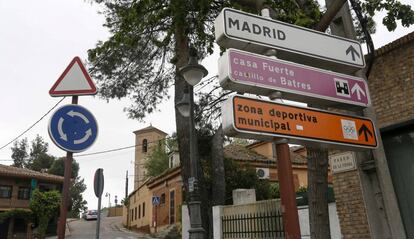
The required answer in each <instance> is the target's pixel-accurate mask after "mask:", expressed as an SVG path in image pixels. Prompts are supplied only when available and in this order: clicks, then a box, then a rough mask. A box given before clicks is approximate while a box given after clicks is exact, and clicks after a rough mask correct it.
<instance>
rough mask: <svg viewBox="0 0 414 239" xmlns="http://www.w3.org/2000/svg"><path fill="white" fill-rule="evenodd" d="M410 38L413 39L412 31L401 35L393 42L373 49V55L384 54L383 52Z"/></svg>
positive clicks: (406, 41) (400, 44)
mask: <svg viewBox="0 0 414 239" xmlns="http://www.w3.org/2000/svg"><path fill="white" fill-rule="evenodd" d="M412 40H414V32H411V33H409V34H407V35H405V36H403V37H400V38H398V39H397V40H395V41H393V42H390V43H388V44H387V45H385V46H383V47H381V48H378V49H377V50H375V56H381V55H384V54H385V53H387V52H390V51H392V50H394V49H396V48H398V47H400V46H402V45H404V44H406V43H408V42H410V41H412Z"/></svg>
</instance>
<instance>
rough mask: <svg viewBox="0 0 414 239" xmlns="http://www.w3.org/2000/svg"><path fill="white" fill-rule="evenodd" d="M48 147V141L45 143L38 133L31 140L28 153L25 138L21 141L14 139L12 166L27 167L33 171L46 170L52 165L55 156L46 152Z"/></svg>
mask: <svg viewBox="0 0 414 239" xmlns="http://www.w3.org/2000/svg"><path fill="white" fill-rule="evenodd" d="M48 149H49V145H48V143H46V142H45V141H44V140H43V138H42V137H41V136H40V135H37V136H36V138H35V139H34V140H32V141H31V147H30V153H27V151H28V150H29V145H28V142H27V139H26V138H24V139H22V140H21V141H18V140H17V141H15V142H14V144H13V147H12V148H11V150H12V156H11V157H12V159H13V160H14V163H13V166H15V167H18V168H28V169H31V170H35V171H42V170H47V169H49V168H50V166H51V165H52V163H53V161H54V160H55V157H54V156H52V155H49V154H48V153H47V151H48Z"/></svg>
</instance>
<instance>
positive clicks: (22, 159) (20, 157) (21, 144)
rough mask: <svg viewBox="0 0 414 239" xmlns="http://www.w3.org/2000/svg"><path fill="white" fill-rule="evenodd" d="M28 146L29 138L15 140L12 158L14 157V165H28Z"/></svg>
mask: <svg viewBox="0 0 414 239" xmlns="http://www.w3.org/2000/svg"><path fill="white" fill-rule="evenodd" d="M28 148H29V145H28V143H27V138H24V139H22V140H21V141H19V140H16V141H14V143H13V146H12V147H11V151H12V155H11V158H12V159H13V166H14V167H18V168H23V167H24V166H25V165H26V161H27V157H28V156H29V155H28V154H27V149H28Z"/></svg>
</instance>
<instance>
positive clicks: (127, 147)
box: [74, 137, 171, 157]
mask: <svg viewBox="0 0 414 239" xmlns="http://www.w3.org/2000/svg"><path fill="white" fill-rule="evenodd" d="M168 138H171V137H166V138H164V139H159V140H154V141H148V142H147V145H148V146H149V144H151V143H157V142H160V141H162V140H166V139H168ZM138 146H142V144H141V143H140V144H135V145H131V146H126V147H120V148H114V149H108V150H103V151H98V152H93V153H87V154H76V155H74V157H84V156H91V155H97V154H106V153H112V152H116V151H121V150H125V149H130V148H136V147H138Z"/></svg>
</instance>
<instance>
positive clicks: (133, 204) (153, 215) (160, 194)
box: [123, 126, 331, 233]
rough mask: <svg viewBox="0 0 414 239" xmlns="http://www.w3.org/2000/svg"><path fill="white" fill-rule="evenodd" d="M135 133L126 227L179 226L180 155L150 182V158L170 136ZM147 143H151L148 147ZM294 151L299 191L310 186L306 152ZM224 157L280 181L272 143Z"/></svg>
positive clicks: (229, 151) (230, 148) (234, 148)
mask: <svg viewBox="0 0 414 239" xmlns="http://www.w3.org/2000/svg"><path fill="white" fill-rule="evenodd" d="M134 133H135V140H136V142H135V143H136V145H137V147H136V150H135V165H136V171H135V172H136V175H135V179H136V180H135V187H134V188H135V189H134V191H133V192H131V193H130V194H129V196H128V199H129V205H128V206H127V207H125V208H124V219H123V222H124V225H125V226H127V227H128V228H130V229H132V230H136V231H141V232H147V233H149V232H151V233H152V232H156V231H158V230H161V229H163V228H165V227H168V226H170V225H178V226H179V224H180V223H181V218H180V212H181V206H182V204H183V202H184V197H185V196H184V193H185V192H184V188H183V182H182V178H181V169H180V160H179V154H178V152H175V151H174V152H171V153H170V154H169V158H168V164H169V169H168V170H166V171H165V172H163V173H162V174H161V175H158V176H156V177H152V178H147V177H146V175H145V168H144V163H145V161H146V157H147V156H148V155H149V154H150V153H151V152H152V149H153V148H154V146H155V145H157V144H158V142H160V143H162V142H163V140H164V138H165V137H166V136H167V134H166V133H164V132H163V131H161V130H159V129H157V128H155V127H153V126H150V127H147V128H144V129H141V130H137V131H135V132H134ZM144 140H147V144H145V143H144ZM150 143H151V145H150ZM145 147H147V148H145ZM294 149H295V150H297V151H298V152H295V151H292V152H291V161H292V168H293V175H294V184H295V188H296V189H299V187H306V186H307V160H306V156H305V155H306V151H305V150H303V147H302V148H300V147H299V148H297V147H296V148H294ZM224 156H225V157H226V158H228V159H231V160H233V161H235V162H237V163H239V164H242V165H249V166H251V167H253V168H255V169H256V172H257V174H258V176H259V178H262V179H267V180H269V181H271V182H277V181H278V175H277V159H276V152H275V149H274V146H273V144H272V143H271V142H257V143H253V144H250V145H247V146H241V145H232V144H230V145H227V146H226V147H224ZM137 174H138V175H137ZM330 178H331V177H330ZM154 197H157V198H159V199H160V200H159V204H154V203H153V201H152V199H153V198H154Z"/></svg>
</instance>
